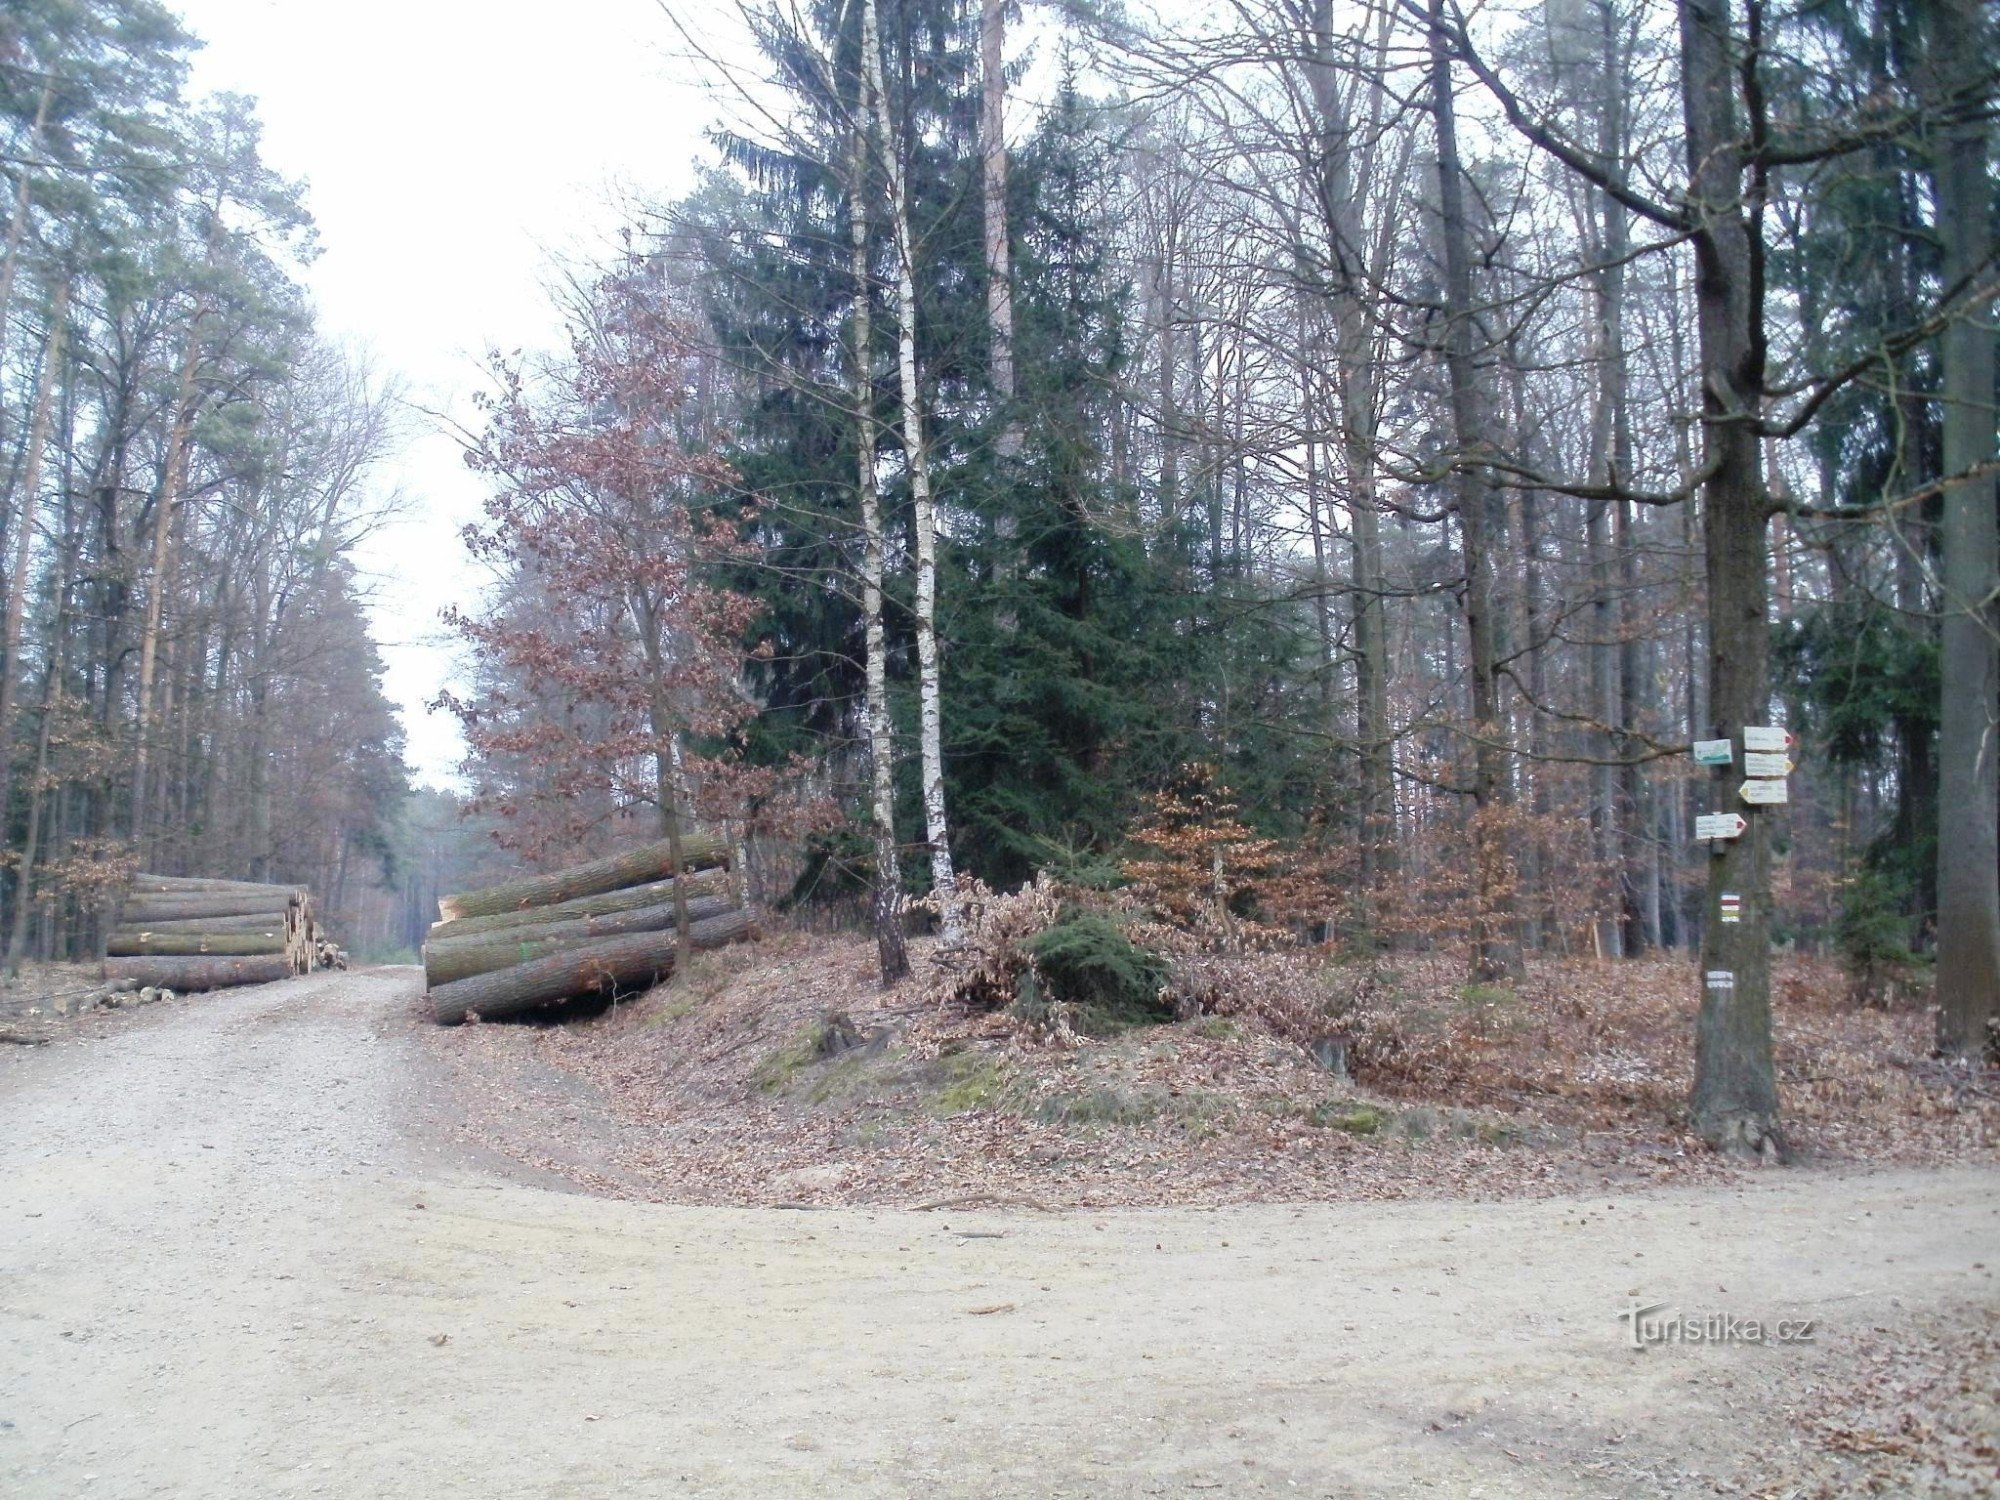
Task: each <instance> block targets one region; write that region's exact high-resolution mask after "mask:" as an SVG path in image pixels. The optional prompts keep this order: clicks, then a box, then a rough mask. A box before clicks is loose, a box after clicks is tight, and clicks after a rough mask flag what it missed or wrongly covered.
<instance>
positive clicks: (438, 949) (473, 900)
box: [424, 834, 756, 1026]
mask: <svg viewBox="0 0 2000 1500" xmlns="http://www.w3.org/2000/svg"><path fill="white" fill-rule="evenodd" d="M682 904H685V906H686V908H687V919H688V922H689V931H688V937H689V941H690V943H691V944H692V946H693V947H695V948H697V949H701V948H720V947H722V946H723V945H724V944H726V943H733V942H736V941H738V940H739V939H742V938H749V937H754V936H756V921H755V919H754V918H753V917H752V915H751V914H750V913H749V912H748V911H745V910H741V909H739V908H738V906H737V902H736V897H735V894H734V890H733V887H732V883H731V881H730V878H729V873H728V870H727V868H726V861H725V849H724V846H723V844H722V843H721V841H720V840H718V839H713V838H709V837H706V836H704V835H701V834H690V835H688V836H687V837H686V838H683V839H682V840H681V841H680V862H679V866H678V869H677V868H676V865H675V860H674V851H673V848H672V846H671V844H670V843H669V841H668V840H665V839H662V840H660V841H659V842H658V843H653V844H647V845H645V846H644V847H643V848H639V849H632V850H628V851H626V852H625V853H623V854H614V855H611V856H609V857H608V858H605V859H599V860H593V861H592V862H591V863H589V864H587V865H578V866H576V867H575V868H573V869H568V870H558V871H556V872H555V873H554V874H552V875H535V876H530V877H528V878H526V879H523V880H516V881H510V882H509V883H508V884H506V885H496V886H489V887H488V888H487V889H485V890H481V891H468V892H466V893H464V894H463V895H457V896H445V897H443V898H441V899H440V900H439V902H438V916H439V918H440V919H441V920H439V921H438V922H437V923H436V924H435V925H433V926H432V928H431V931H430V938H429V940H428V941H427V942H426V943H425V944H424V979H425V982H426V984H427V986H428V988H429V990H430V1001H431V1009H432V1013H433V1014H434V1015H435V1016H436V1017H437V1019H438V1021H439V1022H440V1023H441V1024H443V1025H446V1026H453V1025H456V1024H457V1023H458V1022H460V1021H463V1020H465V1019H466V1017H467V1016H468V1015H472V1016H477V1017H479V1018H480V1019H482V1020H495V1019H498V1018H500V1017H503V1016H511V1015H518V1014H520V1013H521V1012H523V1011H526V1010H531V1009H533V1008H534V1007H536V1006H539V1005H549V1004H552V1003H554V1002H556V1001H560V1000H568V999H571V998H573V997H575V996H578V995H583V994H588V993H592V992H598V993H603V992H606V991H611V992H616V991H619V990H635V989H643V988H645V987H646V986H648V985H652V984H657V983H659V982H660V981H661V980H662V979H665V978H666V977H667V976H668V975H669V974H671V973H673V969H674V958H675V954H676V952H677V951H678V947H679V913H680V907H681V905H682Z"/></svg>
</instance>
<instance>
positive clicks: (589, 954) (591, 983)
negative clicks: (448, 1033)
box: [430, 911, 757, 1026]
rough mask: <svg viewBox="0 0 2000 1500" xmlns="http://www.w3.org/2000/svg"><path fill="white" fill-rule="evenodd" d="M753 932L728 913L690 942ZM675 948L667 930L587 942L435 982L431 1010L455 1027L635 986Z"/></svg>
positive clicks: (666, 970)
mask: <svg viewBox="0 0 2000 1500" xmlns="http://www.w3.org/2000/svg"><path fill="white" fill-rule="evenodd" d="M756 933H757V923H756V919H755V918H754V917H753V916H752V915H751V914H750V913H749V912H747V911H732V912H729V913H727V914H725V915H723V916H720V917H710V918H709V919H708V920H707V921H706V922H697V923H695V925H694V933H693V937H694V946H695V948H696V949H697V950H705V949H709V948H720V947H722V946H724V945H725V944H728V943H734V942H738V941H741V940H743V939H745V938H751V937H754V936H756ZM674 952H675V939H674V936H673V934H672V933H661V932H640V933H633V934H631V935H629V936H626V937H616V938H606V939H605V940H604V941H602V942H596V943H586V944H584V945H583V946H582V947H580V948H572V949H570V950H568V951H567V952H564V953H553V954H550V955H549V956H548V957H546V958H537V959H533V960H531V961H530V962H528V963H525V964H516V965H514V967H512V968H509V969H496V970H494V971H493V972H492V973H490V974H478V975H474V976H473V977H472V978H470V979H461V980H459V981H457V982H456V983H454V984H447V985H443V986H440V987H439V988H437V989H435V990H432V991H431V997H430V998H431V1013H432V1014H433V1015H434V1016H435V1017H436V1018H437V1021H438V1023H439V1024H440V1025H443V1026H454V1025H456V1024H458V1023H459V1022H460V1021H463V1020H464V1019H465V1018H466V1017H467V1015H468V1014H477V1015H478V1016H479V1017H480V1018H481V1019H482V1020H487V1021H491V1020H497V1019H499V1018H500V1017H502V1016H512V1015H519V1014H520V1013H521V1012H522V1011H526V1010H532V1009H533V1008H534V1007H536V1006H538V1005H547V1004H550V1003H551V1002H554V1001H557V1000H567V999H569V998H570V997H572V996H575V995H583V994H589V993H592V992H600V993H601V992H602V991H605V990H613V989H615V990H633V989H640V988H643V987H645V986H647V985H652V984H657V983H659V982H660V981H661V980H662V979H665V978H666V977H667V976H669V975H670V974H672V973H673V971H674Z"/></svg>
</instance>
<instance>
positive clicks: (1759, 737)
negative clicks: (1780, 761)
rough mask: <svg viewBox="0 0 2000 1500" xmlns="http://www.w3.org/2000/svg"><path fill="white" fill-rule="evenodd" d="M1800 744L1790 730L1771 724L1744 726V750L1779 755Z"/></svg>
mask: <svg viewBox="0 0 2000 1500" xmlns="http://www.w3.org/2000/svg"><path fill="white" fill-rule="evenodd" d="M1797 743H1798V741H1797V740H1795V739H1794V738H1792V735H1791V733H1790V731H1789V730H1785V729H1780V728H1778V727H1776V726H1774V725H1770V724H1745V725H1744V726H1743V748H1744V749H1745V750H1773V751H1776V752H1778V753H1779V754H1783V753H1784V752H1785V751H1787V750H1789V749H1791V748H1792V746H1794V745H1796V744H1797Z"/></svg>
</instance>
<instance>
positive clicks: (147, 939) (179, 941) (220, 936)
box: [104, 927, 293, 958]
mask: <svg viewBox="0 0 2000 1500" xmlns="http://www.w3.org/2000/svg"><path fill="white" fill-rule="evenodd" d="M104 951H105V952H106V953H108V954H110V955H111V956H112V957H113V958H139V957H143V956H145V955H148V954H196V953H220V954H230V955H235V956H237V957H243V956H247V955H250V954H257V953H280V954H285V955H287V956H289V955H291V954H292V952H293V940H292V937H291V935H290V934H289V933H284V932H276V933H271V934H268V935H266V934H264V933H257V932H136V931H133V930H132V929H130V928H124V927H121V928H119V929H118V930H117V931H115V932H113V933H112V934H111V936H110V937H109V938H108V939H107V940H106V942H105V945H104Z"/></svg>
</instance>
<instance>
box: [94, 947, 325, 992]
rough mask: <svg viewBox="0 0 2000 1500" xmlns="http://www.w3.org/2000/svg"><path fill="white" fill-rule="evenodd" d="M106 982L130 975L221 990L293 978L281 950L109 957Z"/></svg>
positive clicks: (140, 980) (146, 981) (166, 985)
mask: <svg viewBox="0 0 2000 1500" xmlns="http://www.w3.org/2000/svg"><path fill="white" fill-rule="evenodd" d="M103 972H104V978H105V980H106V982H107V983H108V982H113V981H117V980H121V979H129V980H131V981H133V982H134V983H135V984H141V985H158V986H160V987H161V988H162V989H170V990H221V989H228V988H229V987H230V986H232V985H238V984H270V983H272V982H273V981H275V980H279V979H290V978H292V977H293V974H294V971H293V967H292V960H291V959H290V957H288V956H287V955H285V954H282V953H263V954H256V955H253V956H251V957H247V958H229V957H206V958H204V957H194V956H187V957H164V956H151V957H146V958H107V959H105V960H104V971H103Z"/></svg>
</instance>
